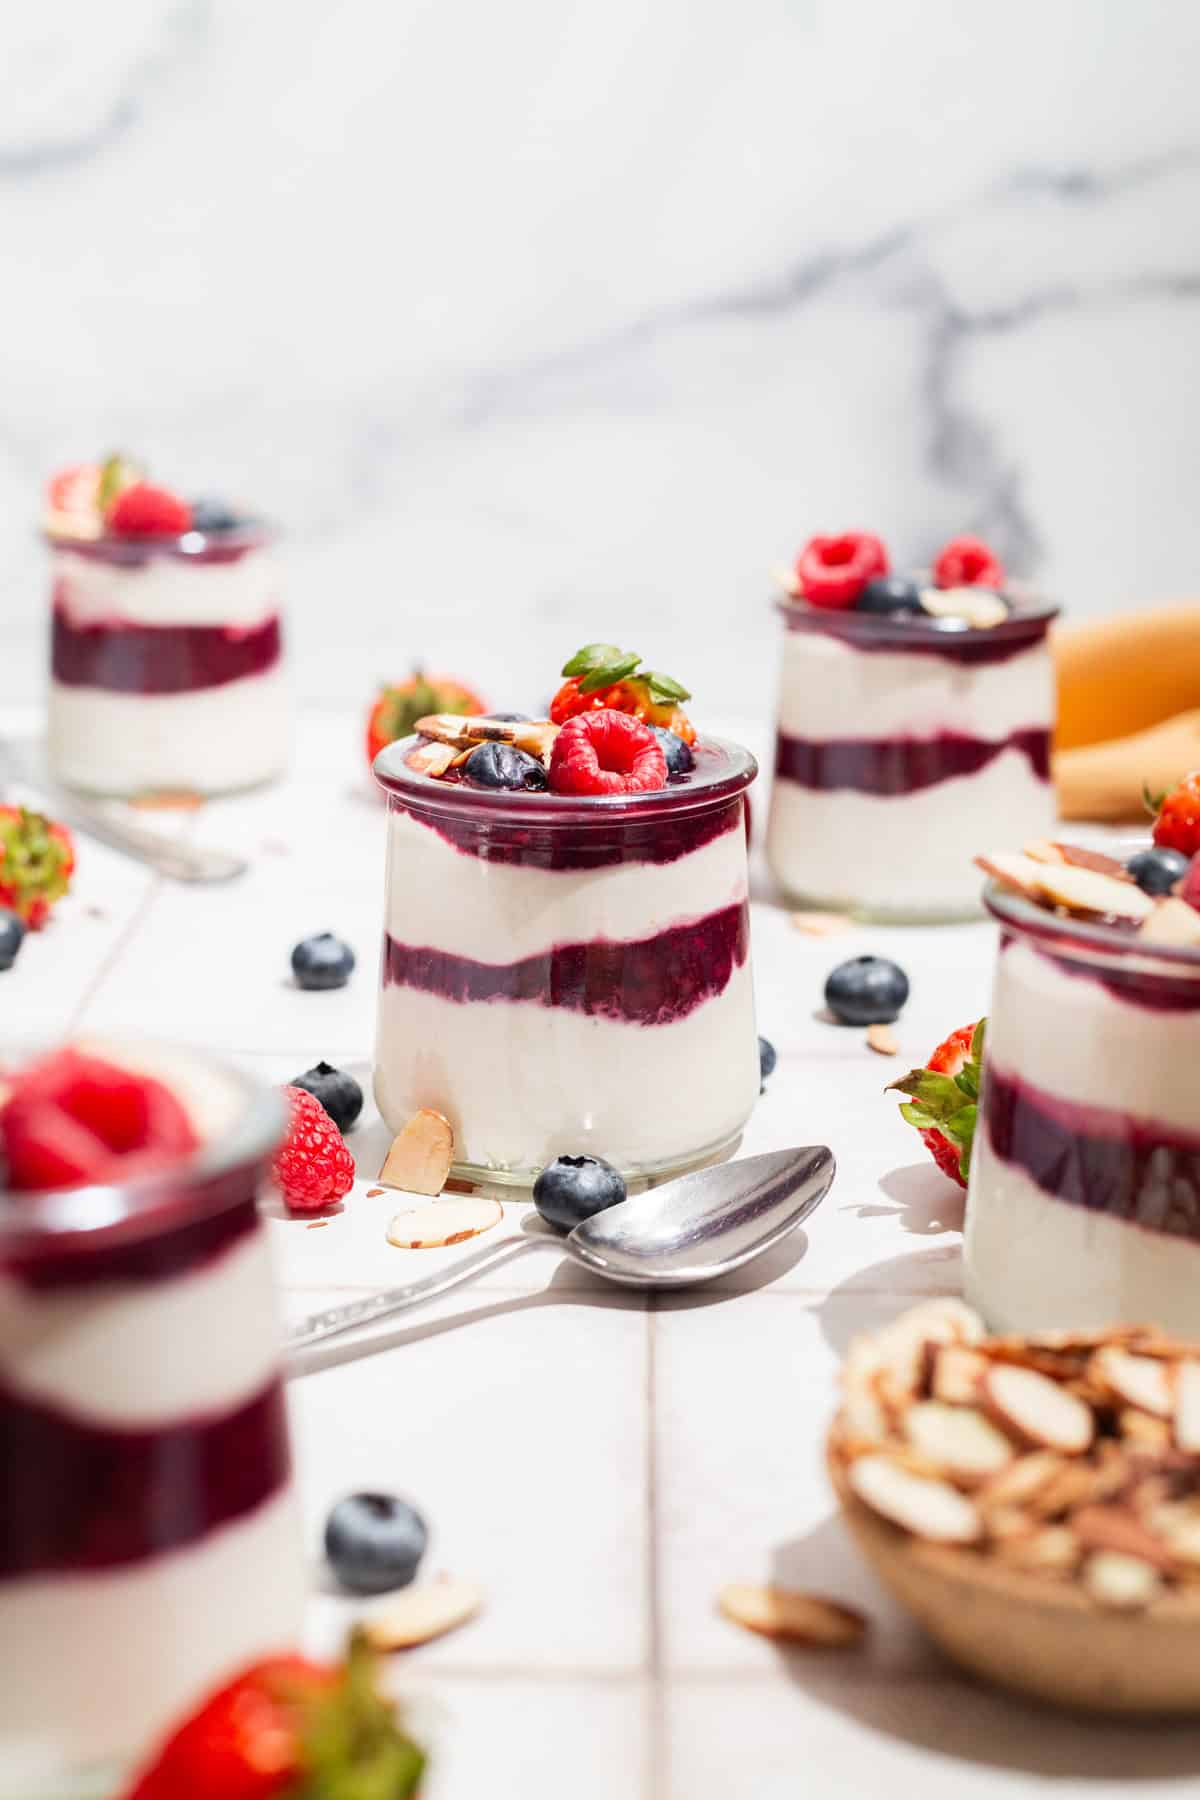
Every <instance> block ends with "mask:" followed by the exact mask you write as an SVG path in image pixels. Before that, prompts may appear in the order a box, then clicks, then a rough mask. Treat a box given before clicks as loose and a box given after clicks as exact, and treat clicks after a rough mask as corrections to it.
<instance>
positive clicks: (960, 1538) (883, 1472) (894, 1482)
mask: <svg viewBox="0 0 1200 1800" xmlns="http://www.w3.org/2000/svg"><path fill="white" fill-rule="evenodd" d="M846 1479H847V1480H848V1482H849V1483H850V1486H851V1488H852V1489H853V1490H854V1492H855V1494H857V1496H858V1498H859V1499H860V1500H861V1501H862V1502H863V1504H864V1505H866V1506H869V1507H870V1508H871V1511H872V1512H876V1513H879V1514H880V1516H881V1517H882V1518H885V1519H888V1520H890V1521H891V1523H892V1524H893V1525H901V1526H903V1528H904V1529H905V1531H911V1532H913V1533H914V1534H915V1535H916V1536H917V1537H921V1538H928V1539H929V1540H930V1542H932V1543H937V1544H973V1543H975V1542H976V1541H977V1539H978V1538H979V1536H980V1535H981V1533H982V1530H983V1523H982V1521H981V1519H980V1517H979V1514H978V1512H976V1510H975V1508H974V1507H973V1506H972V1504H971V1502H970V1501H969V1500H968V1499H967V1497H966V1495H965V1494H960V1493H959V1491H958V1489H957V1488H956V1487H952V1486H951V1485H950V1483H949V1482H948V1481H938V1480H936V1479H935V1478H934V1477H932V1476H928V1475H915V1474H913V1473H912V1471H911V1470H909V1469H906V1468H904V1467H903V1466H902V1465H901V1464H900V1463H898V1462H897V1461H896V1460H895V1459H894V1458H893V1457H891V1456H884V1455H880V1454H872V1455H869V1456H860V1457H857V1458H856V1459H855V1461H854V1462H852V1463H851V1464H850V1467H849V1469H848V1471H847V1474H846Z"/></svg>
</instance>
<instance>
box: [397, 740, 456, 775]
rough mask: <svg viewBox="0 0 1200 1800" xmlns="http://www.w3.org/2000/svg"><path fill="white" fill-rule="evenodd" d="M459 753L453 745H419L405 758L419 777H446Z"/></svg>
mask: <svg viewBox="0 0 1200 1800" xmlns="http://www.w3.org/2000/svg"><path fill="white" fill-rule="evenodd" d="M456 757H457V752H456V751H455V748H454V745H453V744H433V743H430V744H417V745H416V746H415V748H414V749H412V750H410V751H409V753H408V755H407V756H406V757H405V759H404V760H405V762H406V763H407V765H408V767H409V768H410V769H412V770H413V771H414V772H415V773H416V774H418V775H434V776H437V775H444V774H445V773H446V770H447V769H448V768H449V767H450V765H451V763H452V762H454V761H455V760H456Z"/></svg>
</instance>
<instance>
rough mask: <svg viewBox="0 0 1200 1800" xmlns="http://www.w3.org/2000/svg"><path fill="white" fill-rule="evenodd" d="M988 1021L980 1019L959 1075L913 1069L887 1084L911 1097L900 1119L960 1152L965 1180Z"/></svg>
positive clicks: (975, 1117)
mask: <svg viewBox="0 0 1200 1800" xmlns="http://www.w3.org/2000/svg"><path fill="white" fill-rule="evenodd" d="M986 1025H987V1020H986V1019H980V1021H979V1023H978V1025H977V1026H976V1027H975V1031H974V1035H973V1036H972V1038H971V1054H970V1056H969V1057H968V1058H967V1060H966V1062H964V1064H963V1066H962V1068H961V1069H960V1070H959V1071H958V1074H957V1075H941V1074H939V1073H938V1072H937V1070H936V1069H910V1070H909V1072H908V1074H907V1075H902V1076H901V1077H900V1079H899V1081H891V1082H889V1083H888V1087H887V1091H888V1092H889V1093H891V1092H892V1091H893V1090H894V1091H895V1092H897V1093H900V1094H907V1095H908V1096H909V1100H908V1103H907V1104H905V1105H903V1106H901V1108H900V1116H901V1118H903V1119H906V1120H907V1121H908V1123H909V1124H910V1125H913V1126H915V1127H916V1129H917V1130H918V1131H940V1132H941V1133H942V1136H943V1137H946V1138H949V1140H950V1142H951V1143H952V1144H953V1145H954V1146H955V1148H956V1149H957V1151H958V1153H959V1156H958V1167H959V1173H960V1174H961V1176H962V1178H963V1180H964V1181H965V1180H966V1179H967V1176H968V1175H969V1174H970V1171H971V1149H972V1146H973V1144H974V1141H975V1124H976V1120H977V1118H978V1114H979V1104H978V1103H979V1085H980V1081H981V1079H982V1076H983V1046H984V1037H985V1027H986Z"/></svg>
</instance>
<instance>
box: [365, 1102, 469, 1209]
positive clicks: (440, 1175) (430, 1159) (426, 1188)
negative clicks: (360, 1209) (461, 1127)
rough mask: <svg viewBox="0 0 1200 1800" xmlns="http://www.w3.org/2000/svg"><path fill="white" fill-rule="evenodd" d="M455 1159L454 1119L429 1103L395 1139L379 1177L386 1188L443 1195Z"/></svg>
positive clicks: (412, 1192) (415, 1114)
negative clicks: (444, 1115)
mask: <svg viewBox="0 0 1200 1800" xmlns="http://www.w3.org/2000/svg"><path fill="white" fill-rule="evenodd" d="M453 1161H454V1132H453V1129H452V1128H451V1125H450V1121H449V1119H447V1118H444V1117H443V1116H442V1114H441V1113H440V1112H434V1111H433V1110H432V1108H430V1107H427V1106H426V1107H422V1109H421V1111H420V1112H418V1113H414V1114H413V1116H412V1118H411V1119H410V1120H409V1121H408V1124H407V1125H405V1126H404V1128H403V1130H401V1131H398V1132H397V1133H396V1136H395V1137H394V1138H393V1139H392V1147H391V1149H390V1150H389V1151H388V1153H387V1155H386V1157H385V1158H384V1161H383V1167H382V1169H380V1171H379V1179H380V1181H382V1183H383V1185H384V1186H385V1187H393V1188H403V1189H404V1191H405V1192H406V1193H408V1194H440V1193H441V1191H442V1189H443V1188H444V1187H445V1185H446V1177H447V1175H449V1173H450V1164H451V1163H452V1162H453Z"/></svg>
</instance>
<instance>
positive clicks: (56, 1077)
mask: <svg viewBox="0 0 1200 1800" xmlns="http://www.w3.org/2000/svg"><path fill="white" fill-rule="evenodd" d="M199 1141H200V1140H199V1138H198V1137H197V1135H196V1132H195V1129H194V1127H193V1125H192V1122H191V1119H190V1118H189V1117H188V1114H187V1113H186V1112H185V1110H184V1108H183V1107H182V1105H181V1104H180V1102H179V1101H178V1100H177V1099H176V1098H175V1095H174V1094H173V1093H172V1092H171V1090H170V1088H168V1087H166V1086H164V1084H163V1083H162V1082H161V1081H156V1080H155V1079H154V1078H153V1077H152V1076H150V1075H144V1074H142V1073H141V1072H140V1071H139V1070H136V1069H129V1068H125V1067H124V1066H122V1065H121V1064H119V1063H114V1062H109V1061H107V1060H106V1059H104V1058H103V1057H99V1056H91V1055H86V1054H84V1053H83V1052H82V1051H79V1050H70V1049H68V1050H58V1051H54V1052H53V1053H52V1054H50V1055H48V1056H44V1057H42V1058H41V1059H40V1060H39V1061H38V1062H35V1063H32V1064H30V1065H29V1067H27V1068H25V1069H22V1070H21V1071H20V1073H19V1074H17V1075H16V1076H14V1078H13V1080H12V1082H11V1084H10V1086H9V1089H8V1096H7V1099H6V1100H5V1102H4V1106H3V1108H0V1148H2V1149H3V1152H4V1155H3V1159H2V1160H4V1161H5V1162H6V1163H7V1165H8V1183H9V1186H10V1187H11V1188H13V1189H15V1190H18V1191H20V1192H31V1191H41V1190H44V1189H47V1188H70V1187H80V1186H82V1185H85V1184H87V1185H91V1184H92V1183H100V1182H110V1181H121V1180H125V1179H127V1178H128V1177H129V1176H131V1175H141V1174H145V1173H146V1172H147V1171H148V1170H151V1169H156V1168H161V1167H164V1166H165V1165H166V1164H168V1163H170V1162H173V1161H174V1160H175V1159H176V1158H177V1157H180V1156H187V1155H189V1154H190V1153H191V1152H192V1151H193V1150H195V1149H196V1148H197V1147H198V1145H199Z"/></svg>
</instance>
